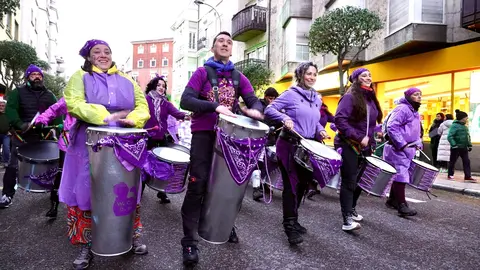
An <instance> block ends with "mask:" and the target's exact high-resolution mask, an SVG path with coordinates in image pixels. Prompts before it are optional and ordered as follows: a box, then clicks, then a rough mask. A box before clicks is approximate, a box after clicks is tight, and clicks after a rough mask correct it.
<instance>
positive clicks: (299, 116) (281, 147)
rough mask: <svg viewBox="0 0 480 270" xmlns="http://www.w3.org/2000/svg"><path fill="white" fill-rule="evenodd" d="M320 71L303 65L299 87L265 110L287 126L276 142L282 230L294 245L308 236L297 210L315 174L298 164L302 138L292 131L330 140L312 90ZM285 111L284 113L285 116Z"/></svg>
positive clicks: (297, 73)
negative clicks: (321, 120)
mask: <svg viewBox="0 0 480 270" xmlns="http://www.w3.org/2000/svg"><path fill="white" fill-rule="evenodd" d="M317 72H318V68H317V66H316V65H315V64H313V63H312V62H305V63H301V64H300V65H299V66H298V67H297V68H296V69H295V80H296V83H297V85H296V86H292V87H291V88H290V89H288V90H287V91H286V92H284V93H283V94H282V95H281V96H280V97H278V98H277V99H276V100H275V101H274V102H273V103H272V104H270V105H269V106H268V107H267V109H266V110H265V116H266V117H267V119H270V120H273V121H278V122H283V123H284V125H285V127H286V129H283V130H282V132H281V133H280V136H279V138H278V140H277V158H278V160H279V167H280V170H281V172H282V180H283V193H282V199H283V201H282V204H283V227H284V229H285V233H286V235H287V238H288V242H289V243H290V244H291V245H296V244H300V243H302V242H303V238H302V236H301V234H305V233H307V229H306V228H305V227H303V226H301V225H300V224H299V223H298V208H299V207H300V202H301V201H302V198H303V196H304V195H305V193H306V191H307V188H308V181H311V180H312V179H313V174H312V172H310V171H309V170H307V169H306V168H304V167H302V166H301V165H299V164H298V163H296V162H295V159H294V154H295V146H296V145H297V144H298V143H299V142H300V138H299V137H298V136H297V135H295V134H294V133H293V132H291V131H290V130H295V131H296V132H297V133H299V134H300V135H301V136H303V137H304V138H306V139H323V138H326V137H327V133H326V132H325V129H324V128H323V127H322V126H321V125H320V105H321V104H322V101H321V100H320V98H319V97H318V95H317V92H316V91H315V89H314V88H313V86H314V85H315V83H316V81H317ZM282 110H284V111H285V112H284V113H282V112H281V111H282Z"/></svg>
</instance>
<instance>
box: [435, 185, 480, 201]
mask: <svg viewBox="0 0 480 270" xmlns="http://www.w3.org/2000/svg"><path fill="white" fill-rule="evenodd" d="M432 187H433V188H436V189H441V190H445V191H451V192H456V193H460V194H463V195H469V196H474V197H479V198H480V190H476V189H469V188H458V187H452V186H446V185H442V184H433V186H432Z"/></svg>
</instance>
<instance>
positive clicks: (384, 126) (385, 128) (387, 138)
mask: <svg viewBox="0 0 480 270" xmlns="http://www.w3.org/2000/svg"><path fill="white" fill-rule="evenodd" d="M390 115H392V112H390V113H389V114H388V115H387V117H386V118H385V121H383V124H382V133H383V138H385V141H387V142H388V141H389V137H388V130H387V123H388V119H389V118H390Z"/></svg>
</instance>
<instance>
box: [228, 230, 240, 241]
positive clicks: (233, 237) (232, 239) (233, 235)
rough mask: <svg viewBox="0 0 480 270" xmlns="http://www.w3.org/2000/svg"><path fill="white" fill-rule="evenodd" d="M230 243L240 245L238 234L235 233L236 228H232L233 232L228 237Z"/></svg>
mask: <svg viewBox="0 0 480 270" xmlns="http://www.w3.org/2000/svg"><path fill="white" fill-rule="evenodd" d="M228 242H229V243H234V244H236V243H238V236H237V232H236V231H235V227H234V228H232V231H231V232H230V237H228Z"/></svg>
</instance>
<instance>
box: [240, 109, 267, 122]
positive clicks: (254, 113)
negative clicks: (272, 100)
mask: <svg viewBox="0 0 480 270" xmlns="http://www.w3.org/2000/svg"><path fill="white" fill-rule="evenodd" d="M242 111H243V113H245V115H246V116H248V117H250V118H253V119H257V120H263V118H264V116H263V113H261V112H259V111H257V110H254V109H248V108H245V109H244V110H242Z"/></svg>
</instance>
